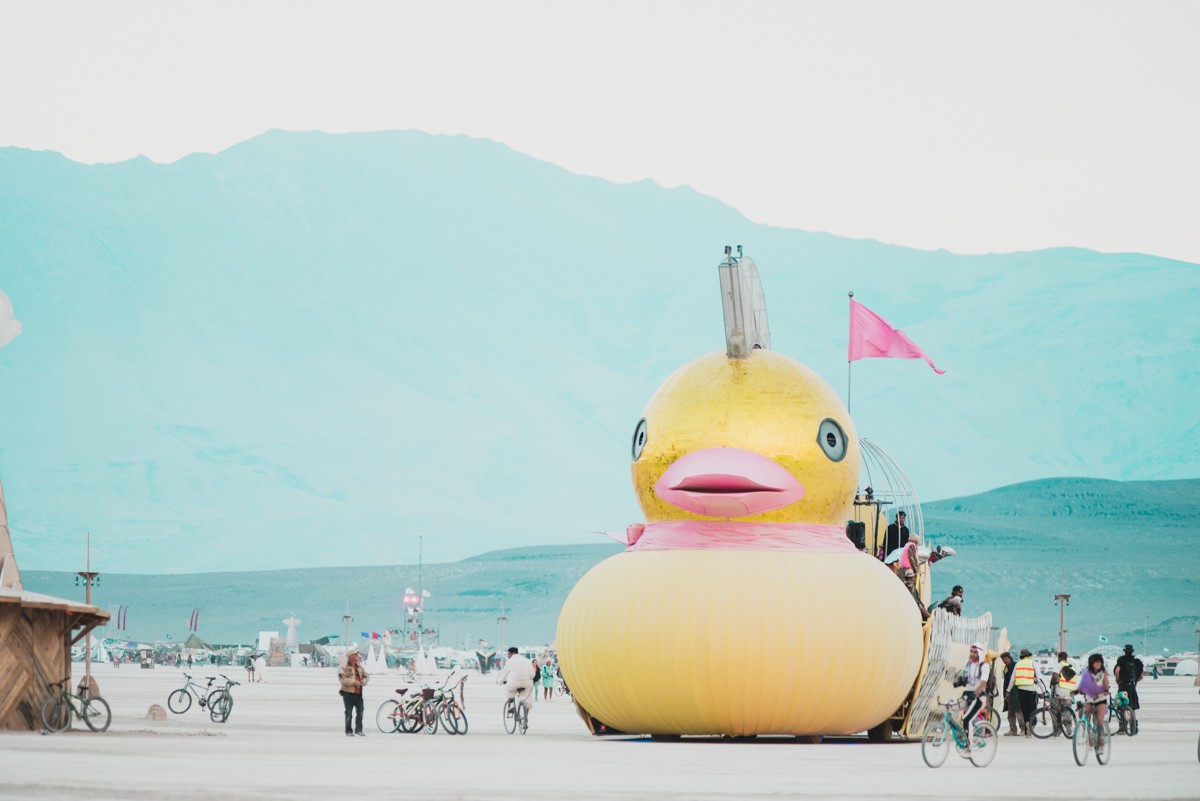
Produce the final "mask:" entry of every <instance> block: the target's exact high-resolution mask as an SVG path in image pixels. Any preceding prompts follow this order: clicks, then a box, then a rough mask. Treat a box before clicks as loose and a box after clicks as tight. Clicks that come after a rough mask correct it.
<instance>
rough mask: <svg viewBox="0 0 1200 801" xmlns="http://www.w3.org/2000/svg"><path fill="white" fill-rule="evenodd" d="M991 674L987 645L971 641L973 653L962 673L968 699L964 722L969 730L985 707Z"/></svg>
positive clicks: (964, 725)
mask: <svg viewBox="0 0 1200 801" xmlns="http://www.w3.org/2000/svg"><path fill="white" fill-rule="evenodd" d="M991 674H992V666H991V665H989V664H988V663H987V646H986V645H984V644H983V643H981V642H973V643H971V653H970V655H969V656H968V657H967V664H966V666H965V667H964V668H963V673H962V677H963V679H964V680H965V684H964V685H963V686H964V687H965V688H966V689H964V690H963V697H964V698H966V699H968V703H967V712H966V714H965V715H963V719H962V724H963V728H964V729H966V730H967V731H970V728H969V727H970V724H971V721H972V720H974V719H975V716H976V715H978V714H979V711H980V710H981V709H983V704H984V702H985V701H986V700H987V685H988V679H989V678H990V677H991Z"/></svg>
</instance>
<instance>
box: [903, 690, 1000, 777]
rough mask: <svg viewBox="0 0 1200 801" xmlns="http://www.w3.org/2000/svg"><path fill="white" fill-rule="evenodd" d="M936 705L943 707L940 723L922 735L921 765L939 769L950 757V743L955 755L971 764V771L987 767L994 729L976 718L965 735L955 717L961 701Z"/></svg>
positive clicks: (995, 738) (993, 751)
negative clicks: (923, 763) (969, 761)
mask: <svg viewBox="0 0 1200 801" xmlns="http://www.w3.org/2000/svg"><path fill="white" fill-rule="evenodd" d="M938 704H939V705H940V706H942V707H943V711H942V719H941V720H940V721H938V722H937V723H934V724H933V725H932V726H931V727H930V728H929V729H928V730H927V731H926V732H925V739H924V740H922V741H921V757H922V758H923V759H924V760H925V764H926V765H928V766H929V767H931V768H938V767H941V765H942V763H943V762H945V761H946V757H947V756H948V755H949V754H950V743H951V742H953V743H954V747H955V749H956V750H957V752H958V755H959V756H960V757H963V758H964V759H969V760H971V764H972V765H974V766H975V767H977V768H983V767H987V766H988V765H989V764H991V761H992V760H993V759H994V758H995V756H996V748H997V745H998V743H999V737H998V736H997V734H996V727H995V726H993V725H992V724H991V723H988V722H987V720H986V719H984V718H983V717H981V716H979V715H977V716H976V717H975V719H974V720H972V721H971V731H970V733H969V734H968V733H967V732H966V731H965V730H964V729H963V727H962V724H961V723H960V722H959V720H958V714H957V711H958V708H959V707H961V706H962V704H963V699H962V698H956V699H952V700H950V701H946V702H944V703H943V702H942V700H941V699H940V698H939V699H938Z"/></svg>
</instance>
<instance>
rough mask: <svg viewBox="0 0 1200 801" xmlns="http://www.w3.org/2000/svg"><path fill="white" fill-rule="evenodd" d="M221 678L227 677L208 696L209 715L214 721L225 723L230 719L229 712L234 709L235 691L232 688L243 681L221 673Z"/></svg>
mask: <svg viewBox="0 0 1200 801" xmlns="http://www.w3.org/2000/svg"><path fill="white" fill-rule="evenodd" d="M221 678H223V679H225V683H224V684H223V685H222V686H220V687H217V688H216V689H215V690H213V691H212V692H211V693H210V694H209V696H208V698H207V699H206V700H207V702H208V716H209V717H210V718H211V719H212V722H213V723H224V722H225V721H227V720H229V713H230V712H232V711H233V693H232V692H231V690H232V688H234V687H237V686H239V685H240V684H241V682H237V681H234V680H233V679H231V678H229V677H228V676H226V675H225V674H224V673H222V674H221Z"/></svg>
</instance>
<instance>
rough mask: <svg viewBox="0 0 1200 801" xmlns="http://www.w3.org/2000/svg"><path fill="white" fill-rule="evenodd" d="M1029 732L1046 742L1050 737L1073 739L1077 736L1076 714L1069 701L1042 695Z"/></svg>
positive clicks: (1030, 722) (1047, 694)
mask: <svg viewBox="0 0 1200 801" xmlns="http://www.w3.org/2000/svg"><path fill="white" fill-rule="evenodd" d="M1040 699H1041V700H1040V701H1039V702H1038V707H1037V710H1036V711H1035V712H1034V713H1033V719H1032V720H1030V721H1029V731H1030V732H1031V733H1032V734H1033V736H1034V737H1037V738H1038V739H1040V740H1045V739H1047V738H1049V737H1057V736H1058V735H1060V734H1061V735H1063V736H1064V737H1071V736H1072V735H1074V734H1075V712H1074V711H1073V710H1072V709H1071V705H1070V702H1069V701H1068V700H1067V699H1056V698H1054V697H1053V696H1051V695H1050V694H1049V693H1045V694H1042V695H1041V696H1040Z"/></svg>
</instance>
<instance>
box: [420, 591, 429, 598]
mask: <svg viewBox="0 0 1200 801" xmlns="http://www.w3.org/2000/svg"><path fill="white" fill-rule="evenodd" d="M421 597H422V598H428V597H429V590H421Z"/></svg>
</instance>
